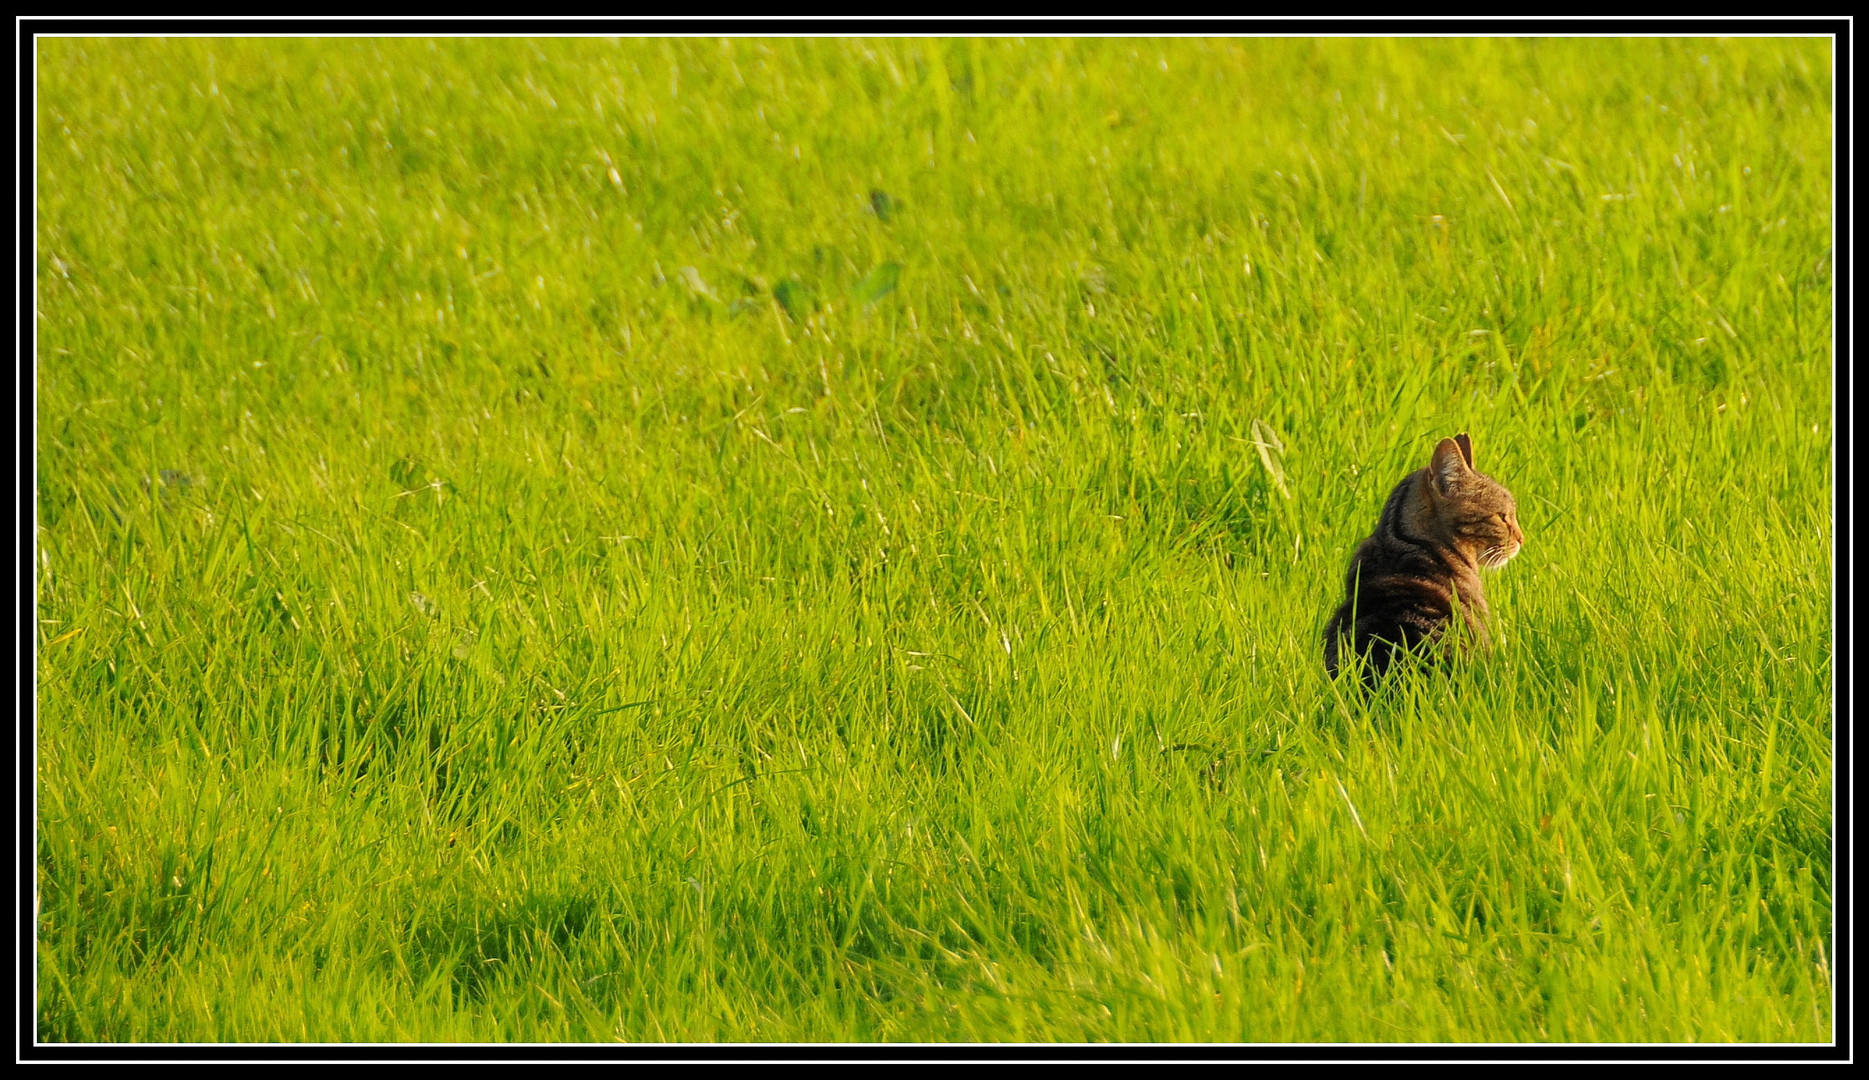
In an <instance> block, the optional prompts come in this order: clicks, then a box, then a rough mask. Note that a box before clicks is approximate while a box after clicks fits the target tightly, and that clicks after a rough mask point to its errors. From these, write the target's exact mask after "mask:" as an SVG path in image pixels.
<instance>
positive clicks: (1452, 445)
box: [1428, 439, 1472, 494]
mask: <svg viewBox="0 0 1869 1080" xmlns="http://www.w3.org/2000/svg"><path fill="white" fill-rule="evenodd" d="M1471 471H1472V470H1471V469H1469V468H1468V467H1467V459H1466V458H1464V457H1462V456H1461V454H1460V444H1459V443H1457V442H1455V441H1454V440H1452V439H1442V440H1441V444H1440V445H1439V446H1437V447H1435V448H1434V460H1433V461H1431V462H1429V463H1428V472H1429V473H1430V474H1432V475H1433V477H1434V486H1435V487H1436V488H1438V489H1440V491H1441V493H1442V494H1446V493H1447V492H1448V491H1451V490H1452V489H1453V486H1454V483H1455V481H1457V480H1459V479H1460V478H1461V477H1463V476H1465V475H1466V474H1467V473H1469V472H1471Z"/></svg>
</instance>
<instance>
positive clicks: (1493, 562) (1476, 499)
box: [1324, 432, 1525, 685]
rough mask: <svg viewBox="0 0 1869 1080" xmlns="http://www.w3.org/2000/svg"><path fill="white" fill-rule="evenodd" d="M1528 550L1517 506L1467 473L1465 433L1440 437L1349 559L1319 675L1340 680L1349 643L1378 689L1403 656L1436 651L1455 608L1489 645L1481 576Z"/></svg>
mask: <svg viewBox="0 0 1869 1080" xmlns="http://www.w3.org/2000/svg"><path fill="white" fill-rule="evenodd" d="M1524 544H1525V533H1524V532H1523V531H1522V530H1520V528H1519V513H1518V504H1517V503H1516V502H1515V501H1514V500H1513V498H1512V493H1511V492H1509V491H1507V490H1506V489H1505V487H1504V486H1503V485H1502V484H1500V483H1499V482H1498V481H1497V480H1494V479H1493V478H1492V477H1490V476H1486V475H1485V474H1483V473H1480V472H1478V471H1476V470H1475V469H1474V468H1473V441H1472V440H1471V439H1469V438H1467V435H1466V433H1465V432H1461V433H1460V434H1459V435H1456V436H1454V437H1453V438H1451V439H1442V440H1441V442H1440V445H1438V446H1436V447H1435V448H1434V457H1433V459H1432V460H1430V461H1429V462H1428V467H1427V468H1425V469H1417V470H1416V471H1415V472H1413V473H1410V474H1409V475H1408V477H1407V478H1406V479H1404V480H1403V481H1402V482H1401V483H1399V484H1397V485H1396V486H1395V490H1394V491H1392V492H1390V493H1389V499H1388V501H1387V502H1385V503H1384V504H1383V506H1382V515H1381V517H1379V518H1378V519H1377V520H1376V531H1375V532H1373V533H1371V534H1370V535H1369V538H1368V539H1366V540H1364V541H1363V542H1362V543H1361V544H1360V545H1358V546H1357V549H1356V552H1355V554H1353V555H1351V556H1350V570H1349V573H1348V574H1347V575H1345V577H1344V591H1345V592H1346V593H1348V596H1347V598H1346V599H1345V600H1344V602H1343V605H1342V606H1341V607H1339V608H1338V609H1337V611H1336V613H1335V614H1333V615H1332V616H1331V617H1330V622H1329V623H1328V624H1326V625H1325V627H1324V670H1325V671H1326V672H1328V673H1329V675H1330V676H1331V677H1332V678H1335V677H1336V676H1337V672H1338V670H1339V669H1340V668H1341V667H1343V666H1345V664H1347V663H1349V662H1350V657H1348V656H1346V655H1344V648H1345V646H1346V645H1348V646H1349V648H1350V649H1351V650H1353V651H1354V652H1355V653H1356V654H1357V655H1360V656H1362V657H1363V658H1364V660H1365V663H1364V665H1363V676H1364V680H1365V683H1366V684H1368V685H1374V682H1375V680H1376V679H1377V678H1380V677H1381V676H1382V675H1383V674H1384V673H1385V672H1387V671H1388V670H1389V666H1390V664H1392V663H1393V662H1394V661H1395V660H1396V658H1397V657H1398V656H1400V655H1402V654H1403V653H1404V651H1409V650H1415V649H1418V648H1421V647H1423V645H1424V643H1425V644H1426V645H1428V646H1432V645H1435V644H1437V643H1438V642H1439V641H1440V640H1441V639H1442V637H1443V636H1444V635H1445V634H1446V632H1447V626H1448V623H1449V622H1450V621H1451V620H1452V618H1453V617H1454V613H1455V611H1456V610H1458V611H1459V613H1460V615H1461V617H1462V621H1463V622H1464V623H1465V626H1466V629H1467V631H1468V633H1469V634H1470V635H1471V637H1472V640H1473V641H1474V642H1475V643H1476V644H1478V645H1480V646H1484V645H1486V644H1487V643H1488V641H1489V635H1488V633H1487V628H1486V624H1487V621H1488V620H1489V618H1490V612H1489V611H1488V609H1487V607H1486V592H1485V589H1484V588H1483V587H1482V586H1481V584H1480V571H1481V570H1482V569H1485V570H1496V569H1498V568H1499V567H1501V566H1504V565H1505V564H1506V563H1508V562H1510V561H1511V560H1512V558H1513V556H1515V555H1517V554H1518V553H1519V549H1520V548H1521V547H1523V546H1524Z"/></svg>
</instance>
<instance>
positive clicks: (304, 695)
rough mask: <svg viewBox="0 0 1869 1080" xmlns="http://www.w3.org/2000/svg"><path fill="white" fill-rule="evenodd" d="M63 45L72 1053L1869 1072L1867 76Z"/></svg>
mask: <svg viewBox="0 0 1869 1080" xmlns="http://www.w3.org/2000/svg"><path fill="white" fill-rule="evenodd" d="M38 48H39V51H38V58H39V69H38V72H39V73H38V76H37V79H38V82H37V85H38V95H39V96H38V105H37V109H38V124H39V127H38V139H39V143H38V145H39V158H38V162H37V166H36V177H37V182H38V219H37V220H38V224H37V230H38V232H37V240H38V254H37V267H38V297H39V310H38V330H39V345H38V357H37V370H38V378H39V384H38V391H37V394H38V396H37V410H38V434H37V449H38V464H37V470H38V471H37V480H38V520H39V531H38V534H37V535H38V546H37V550H36V552H35V556H34V557H35V559H36V573H37V588H38V617H39V637H38V659H37V678H38V706H39V718H38V724H39V727H38V748H39V756H38V761H37V782H38V788H37V794H38V807H39V819H38V855H37V867H38V888H39V911H38V969H37V978H38V993H39V998H38V1006H37V1015H38V1022H39V1029H38V1033H39V1037H40V1038H41V1039H43V1040H47V1041H61V1040H79V1041H91V1040H110V1041H116V1040H240V1041H247V1040H287V1041H321V1040H345V1041H374V1040H522V1041H531V1040H591V1041H612V1040H626V1041H656V1040H684V1041H686V1040H692V1041H711V1040H750V1041H762V1040H911V1041H945V1040H979V1041H998V1040H1022V1041H1101V1040H1122V1041H1146V1040H1202V1041H1204V1040H1218V1041H1232V1040H1248V1041H1281V1040H1307V1041H1387V1040H1448V1041H1463V1040H1500V1041H1545V1040H1550V1041H1570V1040H1616V1041H1624V1040H1626V1041H1651V1040H1665V1041H1685V1040H1713V1041H1719V1040H1744V1041H1755V1040H1767V1041H1825V1040H1828V1039H1829V1037H1830V1026H1831V1022H1832V1011H1831V1010H1832V1005H1831V997H1830V985H1831V979H1832V970H1831V967H1830V941H1831V907H1832V871H1831V821H1832V811H1831V794H1832V788H1831V771H1832V753H1831V747H1832V742H1831V738H1832V706H1831V680H1832V664H1833V653H1832V637H1831V621H1832V612H1833V597H1832V591H1831V573H1832V564H1831V537H1832V525H1831V523H1832V518H1831V501H1832V494H1833V492H1832V466H1831V458H1832V440H1833V431H1832V423H1831V419H1832V401H1831V396H1832V395H1831V389H1830V386H1831V371H1832V363H1833V356H1832V352H1831V337H1832V322H1831V304H1832V283H1833V279H1832V263H1831V257H1832V256H1831V246H1830V234H1831V210H1830V207H1831V201H1832V195H1833V192H1832V187H1831V138H1832V126H1831V125H1832V116H1831V104H1830V102H1831V88H1832V82H1831V55H1830V42H1829V41H1828V40H1827V39H1807V40H1746V39H1740V40H1722V41H1715V40H1674V41H1669V40H1654V39H1642V40H1630V41H1615V40H1601V39H1585V40H1544V41H1527V40H1518V41H1510V40H1508V41H1491V40H1427V39H1418V40H1395V41H1388V40H1351V39H1340V40H1328V41H1315V42H1314V41H1304V40H1283V41H1281V40H1261V41H1230V42H1202V41H1146V40H1113V41H1077V40H1063V41H1054V40H1028V41H1012V40H986V41H965V40H916V41H899V42H896V41H886V42H877V41H846V42H833V41H769V42H760V41H751V40H740V41H728V42H721V41H708V40H683V41H668V42H664V41H638V40H620V41H618V40H546V41H537V42H533V41H525V40H484V41H469V40H452V41H439V42H428V41H420V40H388V41H357V40H330V41H323V42H308V41H290V40H188V39H183V40H173V41H168V42H157V41H148V40H126V39H91V40H84V39H64V40H47V41H42V42H41V44H40V45H39V47H38ZM1461 430H1466V431H1471V432H1472V433H1473V439H1474V444H1475V450H1476V454H1477V457H1478V463H1479V466H1480V468H1481V469H1483V470H1485V471H1487V472H1489V473H1491V474H1492V475H1494V476H1496V477H1498V478H1499V479H1500V480H1501V481H1503V482H1504V483H1506V484H1507V485H1508V486H1509V487H1510V488H1511V489H1512V490H1513V491H1514V493H1515V494H1516V495H1517V498H1518V502H1519V506H1520V508H1521V514H1522V518H1523V523H1524V527H1525V530H1526V532H1527V534H1528V543H1527V546H1526V548H1525V552H1524V554H1523V555H1521V556H1520V557H1519V558H1518V559H1517V560H1516V561H1515V562H1514V563H1513V564H1512V565H1511V566H1509V567H1508V568H1506V569H1505V570H1503V571H1501V572H1499V573H1498V574H1496V575H1494V576H1493V577H1492V578H1491V579H1490V580H1491V586H1490V588H1491V596H1492V601H1493V606H1494V609H1495V612H1496V615H1497V619H1498V626H1499V629H1500V631H1501V632H1502V634H1503V643H1502V644H1501V646H1500V647H1499V648H1497V649H1495V650H1494V651H1493V652H1491V653H1490V654H1488V655H1486V656H1484V657H1481V658H1478V659H1476V660H1475V661H1474V662H1472V663H1470V664H1467V665H1464V666H1461V667H1459V668H1458V669H1456V670H1455V671H1453V672H1451V673H1443V674H1430V675H1425V676H1422V677H1421V678H1418V679H1415V680H1413V681H1410V682H1406V683H1404V684H1402V685H1399V686H1398V687H1397V688H1396V689H1395V690H1394V691H1393V692H1392V693H1390V694H1388V695H1386V696H1384V697H1382V698H1380V699H1378V700H1375V701H1373V702H1362V701H1359V700H1358V699H1356V698H1354V697H1349V696H1345V695H1344V694H1343V693H1341V692H1340V691H1338V690H1336V689H1334V688H1333V687H1332V685H1331V684H1330V683H1329V682H1328V681H1327V680H1326V679H1325V678H1324V675H1323V670H1322V664H1321V659H1320V650H1319V647H1318V646H1319V641H1318V635H1319V631H1320V628H1321V627H1322V625H1323V623H1324V620H1325V618H1326V616H1327V615H1328V614H1329V612H1330V609H1331V607H1332V606H1333V605H1334V604H1335V603H1336V602H1337V600H1338V599H1339V598H1340V593H1339V590H1340V589H1341V581H1342V573H1343V568H1344V565H1345V561H1346V559H1347V557H1348V554H1349V551H1350V549H1351V547H1352V546H1353V545H1354V544H1355V543H1356V542H1357V541H1358V540H1359V539H1360V538H1361V537H1362V536H1363V535H1365V534H1366V533H1367V532H1368V531H1369V529H1370V527H1371V526H1372V525H1373V524H1374V521H1375V516H1376V511H1377V509H1378V508H1379V506H1380V502H1381V500H1382V498H1383V497H1384V495H1385V494H1386V493H1387V492H1388V490H1389V488H1390V487H1391V486H1392V485H1393V484H1394V483H1395V481H1396V480H1397V479H1399V478H1400V477H1401V476H1402V475H1403V474H1404V473H1405V472H1407V471H1409V470H1412V469H1414V468H1417V467H1419V466H1420V465H1422V464H1425V462H1426V460H1427V456H1428V454H1429V452H1430V451H1431V449H1432V447H1433V445H1434V443H1435V441H1436V440H1437V439H1439V438H1440V437H1441V436H1443V435H1449V434H1453V433H1454V432H1456V431H1461Z"/></svg>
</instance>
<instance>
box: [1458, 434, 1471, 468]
mask: <svg viewBox="0 0 1869 1080" xmlns="http://www.w3.org/2000/svg"><path fill="white" fill-rule="evenodd" d="M1454 445H1456V446H1458V447H1460V456H1461V457H1463V458H1466V459H1467V468H1469V469H1471V468H1474V464H1473V440H1472V439H1469V438H1467V433H1466V432H1464V431H1463V432H1461V433H1460V434H1458V435H1456V436H1454Z"/></svg>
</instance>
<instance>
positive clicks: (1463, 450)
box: [1426, 431, 1525, 570]
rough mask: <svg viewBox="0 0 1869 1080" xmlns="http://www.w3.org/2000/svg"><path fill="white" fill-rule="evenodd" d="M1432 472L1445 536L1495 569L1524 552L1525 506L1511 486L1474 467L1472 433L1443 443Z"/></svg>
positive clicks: (1430, 485) (1433, 500)
mask: <svg viewBox="0 0 1869 1080" xmlns="http://www.w3.org/2000/svg"><path fill="white" fill-rule="evenodd" d="M1427 471H1428V477H1427V485H1426V486H1427V489H1428V491H1427V494H1428V500H1427V501H1428V504H1429V506H1430V507H1431V508H1432V509H1431V511H1430V512H1431V513H1432V514H1433V517H1434V519H1435V524H1436V526H1437V527H1438V531H1439V532H1440V533H1441V535H1442V536H1445V537H1446V538H1447V539H1448V540H1450V541H1452V542H1453V543H1454V544H1455V545H1457V546H1459V547H1461V548H1463V549H1465V550H1466V551H1467V552H1468V553H1470V554H1471V555H1472V556H1473V559H1474V561H1475V562H1477V563H1479V564H1480V565H1481V566H1483V567H1485V568H1487V569H1489V570H1493V569H1497V568H1499V567H1501V566H1504V565H1505V564H1506V563H1507V562H1509V561H1511V559H1512V557H1513V556H1514V555H1517V554H1518V553H1519V548H1521V547H1523V546H1524V544H1525V533H1524V532H1523V531H1522V530H1520V529H1519V505H1518V503H1517V502H1516V501H1514V500H1513V498H1512V493H1511V492H1510V491H1507V490H1506V489H1505V485H1503V484H1501V483H1500V482H1499V481H1497V480H1494V479H1493V478H1492V477H1490V476H1487V475H1486V474H1485V473H1482V472H1480V471H1478V470H1477V469H1475V468H1474V467H1473V440H1471V439H1469V438H1467V435H1466V432H1464V431H1463V432H1461V433H1460V434H1459V435H1456V436H1454V437H1453V438H1451V439H1442V440H1441V443H1440V445H1439V446H1436V447H1435V448H1434V458H1433V460H1431V461H1430V462H1428V470H1427Z"/></svg>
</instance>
